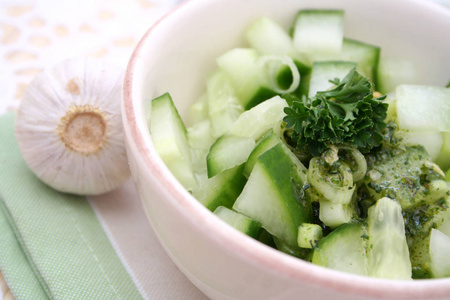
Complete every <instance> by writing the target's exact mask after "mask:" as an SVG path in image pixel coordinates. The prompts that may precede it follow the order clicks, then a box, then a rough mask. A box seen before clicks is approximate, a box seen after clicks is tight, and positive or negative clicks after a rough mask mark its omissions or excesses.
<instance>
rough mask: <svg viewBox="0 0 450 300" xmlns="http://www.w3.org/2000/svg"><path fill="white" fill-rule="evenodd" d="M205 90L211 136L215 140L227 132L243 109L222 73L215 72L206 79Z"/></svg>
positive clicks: (226, 76)
mask: <svg viewBox="0 0 450 300" xmlns="http://www.w3.org/2000/svg"><path fill="white" fill-rule="evenodd" d="M206 90H207V95H208V108H209V120H210V122H211V128H212V135H213V136H214V137H216V138H217V137H219V136H221V135H223V134H224V133H225V132H227V131H228V129H229V128H230V127H231V125H232V124H233V123H234V121H235V120H236V119H237V118H238V117H239V116H240V115H241V113H242V112H243V111H244V108H243V107H242V106H241V104H240V103H239V99H238V98H237V97H236V94H235V90H234V88H233V87H232V85H231V81H230V78H229V77H228V75H226V74H225V73H224V72H215V73H214V74H213V75H212V76H211V77H210V78H209V79H208V82H207V85H206Z"/></svg>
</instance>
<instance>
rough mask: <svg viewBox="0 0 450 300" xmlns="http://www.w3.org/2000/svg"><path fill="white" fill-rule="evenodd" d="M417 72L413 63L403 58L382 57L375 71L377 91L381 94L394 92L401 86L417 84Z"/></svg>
mask: <svg viewBox="0 0 450 300" xmlns="http://www.w3.org/2000/svg"><path fill="white" fill-rule="evenodd" d="M418 82H419V71H418V70H417V66H416V65H415V64H414V62H413V61H412V60H410V59H408V58H405V57H385V56H382V57H381V58H380V61H379V63H378V69H377V81H376V86H377V91H379V92H380V93H382V94H387V93H391V92H394V91H395V89H396V88H397V86H399V85H402V84H417V83H418Z"/></svg>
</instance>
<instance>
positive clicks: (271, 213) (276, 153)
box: [233, 143, 312, 248]
mask: <svg viewBox="0 0 450 300" xmlns="http://www.w3.org/2000/svg"><path fill="white" fill-rule="evenodd" d="M287 151H289V149H287V148H286V146H284V145H283V144H282V143H278V144H277V145H276V146H274V147H272V148H270V149H269V150H268V151H266V152H264V153H263V154H262V155H261V156H259V157H258V159H257V162H256V164H255V166H254V169H253V171H252V173H251V175H250V177H249V180H248V184H247V185H246V186H245V187H244V190H243V192H242V193H241V195H240V196H239V198H238V199H237V200H236V202H235V204H234V206H233V209H235V210H236V211H238V212H240V213H242V214H244V215H247V216H249V217H250V218H252V219H254V220H255V221H258V222H260V223H261V224H262V226H263V228H264V229H266V230H267V231H268V232H269V233H271V234H272V235H274V236H276V237H277V238H279V239H281V240H282V241H283V242H285V243H287V244H289V245H290V246H291V247H294V248H298V246H297V235H298V227H299V226H300V224H302V223H305V222H310V220H311V219H312V207H311V205H310V203H309V199H308V198H307V196H306V195H305V194H304V193H303V185H304V183H305V182H304V179H303V177H302V174H301V170H299V167H298V166H297V164H296V163H295V162H294V161H293V160H292V157H291V156H290V154H288V153H287ZM255 191H258V193H260V195H261V197H262V198H260V197H259V196H258V198H255ZM268 195H272V196H268ZM264 197H265V198H264Z"/></svg>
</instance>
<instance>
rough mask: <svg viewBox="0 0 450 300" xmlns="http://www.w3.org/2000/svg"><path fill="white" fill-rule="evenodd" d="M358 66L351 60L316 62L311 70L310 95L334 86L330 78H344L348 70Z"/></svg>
mask: <svg viewBox="0 0 450 300" xmlns="http://www.w3.org/2000/svg"><path fill="white" fill-rule="evenodd" d="M355 67H356V63H354V62H349V61H320V62H315V63H314V64H313V67H312V71H311V79H310V83H309V92H308V97H314V96H315V95H316V93H317V92H319V91H326V90H328V89H329V88H331V87H333V86H334V85H333V83H331V82H330V80H333V79H335V78H339V79H343V78H344V77H345V76H346V75H347V74H348V72H349V71H350V70H351V69H353V68H355Z"/></svg>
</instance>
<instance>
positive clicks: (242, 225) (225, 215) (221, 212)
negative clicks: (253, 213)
mask: <svg viewBox="0 0 450 300" xmlns="http://www.w3.org/2000/svg"><path fill="white" fill-rule="evenodd" d="M214 214H215V215H216V216H218V217H219V218H220V219H221V220H222V221H224V222H226V223H227V224H229V225H230V226H233V227H234V228H236V229H237V230H239V231H240V232H242V233H245V234H246V235H248V236H251V237H252V238H257V237H258V236H259V233H260V232H261V224H259V223H258V222H256V221H254V220H252V219H250V218H249V217H247V216H244V215H243V214H240V213H238V212H235V211H233V210H231V209H228V208H226V207H224V206H219V207H218V208H216V210H214Z"/></svg>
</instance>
